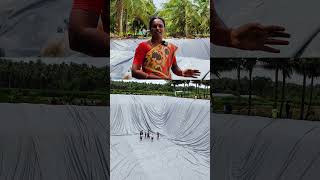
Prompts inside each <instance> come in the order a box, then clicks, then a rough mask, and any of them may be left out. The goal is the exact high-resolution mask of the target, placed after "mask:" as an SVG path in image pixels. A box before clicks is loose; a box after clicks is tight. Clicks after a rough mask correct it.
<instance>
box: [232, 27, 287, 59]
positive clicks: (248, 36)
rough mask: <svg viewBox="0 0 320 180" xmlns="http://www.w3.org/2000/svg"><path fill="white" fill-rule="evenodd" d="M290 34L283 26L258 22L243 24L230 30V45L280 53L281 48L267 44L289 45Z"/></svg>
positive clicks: (244, 48)
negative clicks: (287, 39) (265, 24)
mask: <svg viewBox="0 0 320 180" xmlns="http://www.w3.org/2000/svg"><path fill="white" fill-rule="evenodd" d="M278 37H280V38H289V37H290V34H288V33H286V32H285V28H283V27H281V26H263V25H261V24H258V23H249V24H245V25H242V26H240V27H238V28H236V29H232V30H231V32H230V47H234V48H238V49H243V50H261V51H266V52H272V53H279V52H280V50H279V49H275V48H272V47H270V46H267V45H288V44H289V42H288V41H286V40H281V39H278Z"/></svg>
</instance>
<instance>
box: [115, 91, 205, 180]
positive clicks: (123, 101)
mask: <svg viewBox="0 0 320 180" xmlns="http://www.w3.org/2000/svg"><path fill="white" fill-rule="evenodd" d="M111 103H112V104H111V111H110V117H111V122H110V123H111V124H110V128H111V129H110V131H111V139H110V141H111V179H113V178H115V179H132V180H134V179H154V180H157V179H161V178H174V179H209V177H210V176H209V166H210V165H209V164H210V160H209V157H210V152H209V151H210V131H209V123H210V122H209V116H210V112H209V108H210V107H209V101H207V100H194V99H186V98H175V97H167V96H139V95H111ZM140 130H143V131H144V132H146V131H148V130H149V131H150V132H152V133H156V132H159V133H160V134H161V136H160V139H159V140H156V138H155V140H154V141H153V142H150V141H148V140H147V139H143V140H142V141H139V131H140ZM151 172H152V173H151ZM164 172H166V173H164Z"/></svg>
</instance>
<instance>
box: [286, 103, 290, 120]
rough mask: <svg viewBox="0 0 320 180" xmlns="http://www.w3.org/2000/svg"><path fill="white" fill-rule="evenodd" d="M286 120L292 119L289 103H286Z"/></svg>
mask: <svg viewBox="0 0 320 180" xmlns="http://www.w3.org/2000/svg"><path fill="white" fill-rule="evenodd" d="M286 118H291V117H290V104H289V101H287V103H286Z"/></svg>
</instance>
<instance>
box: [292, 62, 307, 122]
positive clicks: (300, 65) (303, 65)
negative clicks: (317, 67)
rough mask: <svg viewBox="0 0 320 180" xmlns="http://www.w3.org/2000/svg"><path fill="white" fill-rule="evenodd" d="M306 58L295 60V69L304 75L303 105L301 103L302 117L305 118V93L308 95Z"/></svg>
mask: <svg viewBox="0 0 320 180" xmlns="http://www.w3.org/2000/svg"><path fill="white" fill-rule="evenodd" d="M306 63H307V62H306V59H299V60H295V62H294V70H295V71H296V72H297V73H298V74H301V75H302V76H303V81H302V94H301V105H300V116H299V118H300V119H304V103H305V95H306V79H307V71H306V66H307V64H306Z"/></svg>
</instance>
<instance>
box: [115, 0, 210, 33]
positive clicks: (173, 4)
mask: <svg viewBox="0 0 320 180" xmlns="http://www.w3.org/2000/svg"><path fill="white" fill-rule="evenodd" d="M110 14H111V17H110V23H111V32H112V33H113V34H116V35H117V36H126V35H127V34H129V33H133V34H137V32H138V31H141V30H142V29H148V28H149V27H148V26H149V19H150V17H152V16H156V15H157V16H161V17H163V18H164V19H165V21H166V29H167V32H168V33H169V35H170V36H184V37H187V36H192V35H194V34H209V32H210V27H209V24H210V22H209V19H210V5H209V0H169V1H167V2H166V3H164V4H163V7H162V9H156V7H155V5H154V1H153V0H111V13H110Z"/></svg>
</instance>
